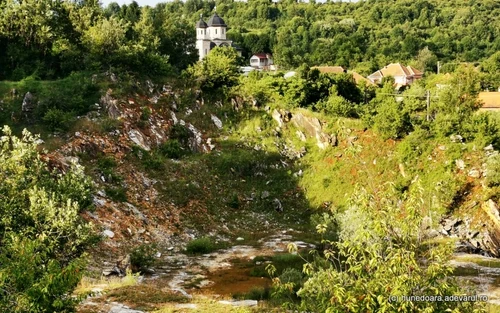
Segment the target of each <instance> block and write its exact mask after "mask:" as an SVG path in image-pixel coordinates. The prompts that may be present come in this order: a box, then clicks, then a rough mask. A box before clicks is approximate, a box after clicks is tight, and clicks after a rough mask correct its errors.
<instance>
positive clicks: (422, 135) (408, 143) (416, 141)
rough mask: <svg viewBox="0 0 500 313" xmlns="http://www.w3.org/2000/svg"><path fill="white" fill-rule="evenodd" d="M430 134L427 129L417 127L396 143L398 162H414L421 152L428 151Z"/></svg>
mask: <svg viewBox="0 0 500 313" xmlns="http://www.w3.org/2000/svg"><path fill="white" fill-rule="evenodd" d="M430 136H431V134H430V132H429V131H427V130H425V129H422V128H417V129H415V131H413V132H412V133H411V134H409V135H408V136H406V137H405V139H404V140H403V141H402V142H401V143H400V144H399V145H398V147H397V151H398V158H399V160H400V162H402V163H406V164H415V163H416V162H417V160H418V158H419V157H420V156H421V155H422V154H426V153H428V152H429V151H430V150H431V149H432V145H431V144H430V143H429V140H428V139H429V138H430Z"/></svg>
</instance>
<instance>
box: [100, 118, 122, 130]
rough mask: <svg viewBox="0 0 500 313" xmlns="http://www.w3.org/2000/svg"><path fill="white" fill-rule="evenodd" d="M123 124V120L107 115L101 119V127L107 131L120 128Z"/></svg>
mask: <svg viewBox="0 0 500 313" xmlns="http://www.w3.org/2000/svg"><path fill="white" fill-rule="evenodd" d="M120 125H121V122H120V121H119V120H117V119H114V118H110V117H106V118H103V119H102V120H101V128H102V130H103V131H105V132H108V133H109V132H111V131H114V130H115V129H117V128H119V127H120Z"/></svg>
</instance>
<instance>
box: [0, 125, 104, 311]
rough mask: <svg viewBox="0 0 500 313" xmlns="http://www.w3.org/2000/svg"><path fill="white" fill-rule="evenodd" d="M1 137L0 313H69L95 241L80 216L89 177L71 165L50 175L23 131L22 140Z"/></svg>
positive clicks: (86, 199)
mask: <svg viewBox="0 0 500 313" xmlns="http://www.w3.org/2000/svg"><path fill="white" fill-rule="evenodd" d="M3 133H4V137H2V141H1V143H0V179H1V180H2V184H0V194H1V195H2V196H1V197H0V207H1V208H2V210H0V229H1V230H2V232H1V233H0V242H1V243H2V244H1V249H0V277H1V278H2V279H0V290H1V296H0V312H30V313H42V312H74V309H75V306H76V304H77V303H78V299H77V298H74V297H72V296H70V295H71V294H72V293H73V291H74V290H75V287H76V286H77V284H78V282H79V281H80V279H81V277H82V275H83V273H84V270H85V268H86V264H85V263H86V262H85V259H84V251H85V250H86V249H87V248H88V247H90V246H91V245H93V244H95V243H96V240H97V238H98V237H97V236H96V234H95V232H94V230H93V228H92V226H91V225H89V224H87V223H86V222H85V221H84V220H83V219H82V218H81V217H80V215H79V213H80V212H81V211H82V210H83V209H85V208H86V207H87V206H88V205H89V200H90V201H91V197H90V193H91V189H90V188H91V185H90V184H89V183H88V182H89V179H88V178H87V177H86V176H85V175H84V173H83V169H82V168H81V167H79V166H76V165H74V166H73V167H72V168H70V169H69V170H68V171H67V172H66V173H58V175H53V174H54V173H53V172H51V171H50V170H49V169H48V167H47V164H45V163H43V162H42V161H41V158H40V156H39V155H38V152H37V146H36V144H35V142H36V140H37V137H35V136H32V135H31V134H30V133H28V132H27V131H26V130H25V131H23V138H22V139H21V138H17V137H15V136H12V133H11V131H10V129H9V128H8V127H4V129H3ZM73 195H77V196H78V197H76V198H75V197H74V196H73Z"/></svg>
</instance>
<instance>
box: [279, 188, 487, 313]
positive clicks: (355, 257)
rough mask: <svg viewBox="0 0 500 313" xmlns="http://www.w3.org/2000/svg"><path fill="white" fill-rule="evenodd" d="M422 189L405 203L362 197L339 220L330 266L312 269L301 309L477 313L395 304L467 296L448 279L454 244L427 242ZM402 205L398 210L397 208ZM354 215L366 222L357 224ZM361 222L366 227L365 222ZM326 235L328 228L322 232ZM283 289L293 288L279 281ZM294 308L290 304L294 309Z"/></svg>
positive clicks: (466, 308)
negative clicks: (417, 298)
mask: <svg viewBox="0 0 500 313" xmlns="http://www.w3.org/2000/svg"><path fill="white" fill-rule="evenodd" d="M419 197H420V193H419V192H418V189H417V190H416V192H415V191H414V192H412V193H411V194H410V196H409V197H408V198H406V199H405V200H404V201H403V202H401V199H397V198H393V196H392V195H390V194H389V195H377V196H371V195H368V194H366V192H363V191H361V192H358V193H357V194H356V196H355V197H353V198H352V201H351V203H350V206H349V209H348V210H347V211H346V213H345V214H343V215H342V216H341V217H340V218H339V219H340V221H341V228H342V231H341V240H340V241H339V242H329V244H331V245H332V249H328V250H326V251H325V254H324V257H325V258H326V259H327V260H328V261H329V262H328V263H323V265H322V266H319V267H318V266H315V265H314V264H306V265H305V266H304V273H305V274H306V275H308V278H307V281H306V282H305V283H304V287H302V288H301V289H300V290H299V291H298V293H297V295H298V296H299V298H300V300H301V303H300V306H299V308H298V309H299V310H306V311H313V312H364V311H365V310H368V311H370V312H376V311H387V312H393V311H394V312H395V311H412V312H417V311H418V312H420V311H424V310H426V311H429V312H444V311H446V310H454V309H456V310H457V311H460V312H473V310H474V309H476V308H478V306H477V305H476V304H475V303H467V302H446V301H425V302H424V301H393V298H392V297H393V296H396V297H398V296H399V297H401V296H434V297H442V299H444V297H446V296H452V295H460V294H462V293H463V291H462V290H460V289H459V288H458V287H457V285H456V282H454V281H453V280H452V279H450V278H449V277H448V276H449V275H450V274H451V272H452V268H451V267H450V266H449V265H448V264H447V263H446V260H448V259H449V257H450V256H451V253H452V251H453V248H452V246H451V245H442V244H434V245H433V244H429V243H425V242H423V241H421V234H420V225H421V223H422V216H421V213H420V209H419V207H420V203H421V200H420V199H419ZM398 202H400V204H399V205H398V204H397V203H398ZM354 216H359V217H362V219H354V220H353V217H354ZM360 221H361V222H360ZM318 231H319V232H323V231H324V228H322V227H320V228H318ZM277 288H278V289H279V290H283V289H284V288H290V284H287V283H284V282H281V280H277ZM290 305H291V303H289V306H290Z"/></svg>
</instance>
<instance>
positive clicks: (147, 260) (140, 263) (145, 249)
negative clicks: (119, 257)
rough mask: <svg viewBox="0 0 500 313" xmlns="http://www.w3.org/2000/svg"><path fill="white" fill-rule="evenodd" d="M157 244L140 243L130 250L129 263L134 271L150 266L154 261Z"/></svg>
mask: <svg viewBox="0 0 500 313" xmlns="http://www.w3.org/2000/svg"><path fill="white" fill-rule="evenodd" d="M156 252H157V246H156V245H155V244H142V245H140V246H137V247H135V248H134V249H132V251H131V252H130V265H131V266H132V270H133V271H134V272H138V271H144V270H146V269H148V268H150V267H151V266H152V265H153V264H154V263H155V261H156V258H155V255H156Z"/></svg>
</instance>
